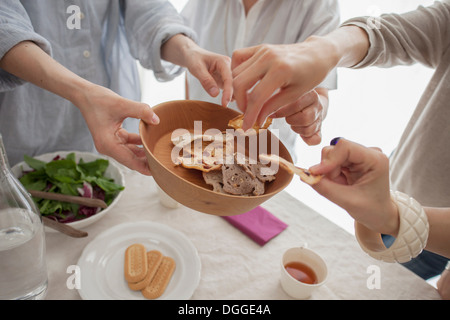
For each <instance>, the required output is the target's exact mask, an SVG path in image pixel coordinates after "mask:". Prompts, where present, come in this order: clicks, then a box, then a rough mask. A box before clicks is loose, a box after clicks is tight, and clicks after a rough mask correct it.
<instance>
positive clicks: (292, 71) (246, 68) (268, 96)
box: [231, 37, 337, 130]
mask: <svg viewBox="0 0 450 320" xmlns="http://www.w3.org/2000/svg"><path fill="white" fill-rule="evenodd" d="M331 52H333V51H332V50H331V49H330V48H329V47H328V42H326V41H322V40H320V38H318V37H311V38H308V39H307V40H306V41H305V42H303V43H296V44H288V45H266V44H264V45H260V46H255V47H250V48H245V49H240V50H236V51H235V52H234V53H233V57H232V63H231V67H232V70H233V90H234V91H233V94H234V98H235V100H236V103H237V105H238V107H239V108H240V109H241V110H242V111H243V112H244V113H245V117H244V127H243V129H244V130H246V129H248V128H250V127H252V125H253V124H254V123H255V122H256V123H262V122H263V121H264V120H265V118H266V117H267V116H268V115H271V114H272V113H274V112H276V111H277V110H279V109H280V108H282V107H284V106H289V105H290V104H292V103H295V101H296V100H297V99H299V98H300V97H302V96H303V95H305V94H306V93H308V92H310V91H311V90H313V89H314V88H315V87H316V86H317V85H319V84H320V83H321V82H322V81H323V79H325V77H326V76H327V75H328V73H329V72H330V71H331V70H332V69H333V68H334V67H335V66H336V64H337V60H336V59H335V57H334V56H333V55H332V54H331Z"/></svg>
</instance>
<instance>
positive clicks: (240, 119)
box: [228, 114, 272, 132]
mask: <svg viewBox="0 0 450 320" xmlns="http://www.w3.org/2000/svg"><path fill="white" fill-rule="evenodd" d="M271 124H272V118H270V117H268V118H267V119H266V121H265V122H264V124H263V126H262V127H260V126H259V125H257V124H256V123H255V124H254V125H253V127H252V129H254V130H255V131H256V132H258V131H259V130H260V129H267V128H268V127H269V126H270V125H271ZM243 125H244V115H243V114H241V115H238V116H237V117H235V118H233V119H231V120H230V121H228V126H229V127H232V128H233V129H235V130H237V129H242V126H243Z"/></svg>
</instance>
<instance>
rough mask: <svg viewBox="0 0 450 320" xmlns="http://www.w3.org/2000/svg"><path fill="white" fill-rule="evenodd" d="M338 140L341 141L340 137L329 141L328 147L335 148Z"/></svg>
mask: <svg viewBox="0 0 450 320" xmlns="http://www.w3.org/2000/svg"><path fill="white" fill-rule="evenodd" d="M340 139H341V137H337V138H334V139H333V140H331V141H330V146H335V145H336V144H337V143H338V141H339V140H340Z"/></svg>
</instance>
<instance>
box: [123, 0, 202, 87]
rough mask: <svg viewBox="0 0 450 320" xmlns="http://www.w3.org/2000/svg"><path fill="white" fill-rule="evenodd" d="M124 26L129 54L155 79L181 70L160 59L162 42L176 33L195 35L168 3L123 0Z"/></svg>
mask: <svg viewBox="0 0 450 320" xmlns="http://www.w3.org/2000/svg"><path fill="white" fill-rule="evenodd" d="M125 30H126V34H127V39H128V43H129V45H130V51H131V54H132V56H133V57H134V58H136V59H137V60H139V62H140V63H141V65H142V66H143V67H144V68H147V69H151V70H153V72H154V74H155V77H156V79H158V80H159V81H167V80H172V79H173V77H174V76H176V75H179V74H180V73H181V72H182V71H183V68H181V67H179V66H176V65H173V64H169V63H166V62H164V60H161V47H162V45H163V44H164V43H165V42H166V41H167V40H169V39H170V38H171V37H172V36H174V35H176V34H180V33H181V34H184V35H186V36H187V37H189V38H191V39H193V40H194V41H196V38H197V36H196V34H195V32H194V31H193V30H192V29H191V28H189V27H187V26H186V25H185V24H184V21H183V18H182V17H181V16H180V15H179V14H178V12H177V10H176V9H175V8H174V7H173V6H172V4H171V3H170V2H168V1H165V0H146V1H141V0H128V1H126V8H125Z"/></svg>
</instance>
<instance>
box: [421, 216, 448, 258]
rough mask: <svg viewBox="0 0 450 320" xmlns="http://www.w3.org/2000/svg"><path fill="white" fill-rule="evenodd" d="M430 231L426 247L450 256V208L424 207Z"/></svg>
mask: <svg viewBox="0 0 450 320" xmlns="http://www.w3.org/2000/svg"><path fill="white" fill-rule="evenodd" d="M424 209H425V212H426V214H427V218H428V223H429V225H430V231H429V235H428V241H427V246H426V249H427V250H429V251H432V252H434V253H437V254H440V255H443V256H445V257H447V258H450V208H424Z"/></svg>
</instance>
